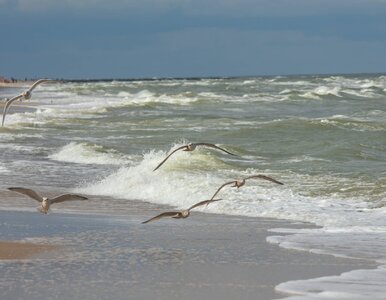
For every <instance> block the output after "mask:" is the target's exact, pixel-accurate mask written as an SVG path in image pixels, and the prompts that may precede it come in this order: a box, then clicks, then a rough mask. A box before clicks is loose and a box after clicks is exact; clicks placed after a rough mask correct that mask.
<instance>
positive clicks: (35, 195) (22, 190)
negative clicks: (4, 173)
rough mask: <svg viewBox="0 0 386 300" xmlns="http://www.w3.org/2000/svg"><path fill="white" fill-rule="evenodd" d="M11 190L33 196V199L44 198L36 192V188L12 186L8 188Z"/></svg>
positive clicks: (39, 199) (40, 200)
mask: <svg viewBox="0 0 386 300" xmlns="http://www.w3.org/2000/svg"><path fill="white" fill-rule="evenodd" d="M8 189H9V190H10V191H13V192H17V193H20V194H23V195H27V196H28V197H31V198H32V199H35V200H36V201H39V202H42V201H43V198H42V196H40V195H39V194H38V193H36V192H35V191H34V190H31V189H26V188H22V187H10V188H8Z"/></svg>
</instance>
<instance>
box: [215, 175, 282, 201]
mask: <svg viewBox="0 0 386 300" xmlns="http://www.w3.org/2000/svg"><path fill="white" fill-rule="evenodd" d="M253 178H254V179H264V180H268V181H271V182H274V183H276V184H281V185H283V184H284V183H281V182H280V181H277V180H275V179H273V178H271V177H268V176H265V175H252V176H248V177H246V178H243V179H241V180H233V181H229V182H226V183H224V184H223V185H221V186H220V187H219V188H218V189H217V191H216V192H215V193H214V195H213V196H212V198H211V199H213V198H214V197H216V195H217V194H218V193H219V192H220V190H221V189H222V188H223V187H225V186H227V185H230V184H233V185H232V186H231V187H237V188H240V187H242V186H243V185H244V184H245V182H246V181H247V180H248V179H253Z"/></svg>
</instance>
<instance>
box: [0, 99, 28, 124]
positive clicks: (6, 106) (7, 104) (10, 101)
mask: <svg viewBox="0 0 386 300" xmlns="http://www.w3.org/2000/svg"><path fill="white" fill-rule="evenodd" d="M22 97H23V95H22V94H20V95H17V96H15V97H13V98H11V99H9V100H7V102H5V105H4V110H3V121H2V122H1V126H4V121H5V116H6V115H7V112H8V109H9V107H10V105H11V104H12V103H13V102H15V101H16V100H17V99H20V98H22Z"/></svg>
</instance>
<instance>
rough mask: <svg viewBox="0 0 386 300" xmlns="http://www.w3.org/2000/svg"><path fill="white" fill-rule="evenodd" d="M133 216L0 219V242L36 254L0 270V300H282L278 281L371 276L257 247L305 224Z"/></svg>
mask: <svg viewBox="0 0 386 300" xmlns="http://www.w3.org/2000/svg"><path fill="white" fill-rule="evenodd" d="M146 207H147V208H146ZM141 208H142V213H141V214H138V211H136V210H135V211H133V214H128V215H127V216H124V217H123V216H120V217H112V216H106V215H100V216H98V215H77V214H61V213H60V212H59V211H56V212H53V213H52V214H50V215H41V214H40V213H38V212H25V211H24V212H23V211H0V216H1V217H0V220H1V221H0V226H1V228H0V229H1V230H0V232H1V236H0V239H1V240H10V239H16V240H17V241H18V244H17V245H18V247H17V248H18V251H21V250H22V249H23V251H27V252H28V251H29V248H30V245H34V246H35V247H36V249H35V250H36V251H34V253H29V254H28V255H26V256H24V257H23V256H18V257H14V259H13V260H2V261H1V262H0V266H1V267H0V268H1V276H0V287H1V291H2V299H4V300H7V299H49V298H55V299H117V300H119V299H219V300H220V299H261V300H268V299H279V298H282V297H284V296H285V295H283V294H280V293H277V292H276V291H275V286H276V285H278V284H279V283H281V282H285V281H288V280H294V279H307V278H314V277H320V276H326V275H335V274H340V273H342V272H345V271H349V270H352V269H359V268H361V269H369V268H374V267H375V264H374V263H370V262H368V261H364V260H354V259H343V258H335V257H333V256H329V255H317V254H310V253H307V252H302V251H295V250H286V249H281V248H280V247H278V246H276V245H272V244H269V243H267V242H266V240H265V239H266V237H267V235H269V233H268V232H267V229H269V228H274V227H280V228H282V227H286V228H299V227H302V228H303V227H307V226H310V225H308V224H294V223H291V222H288V221H281V220H273V219H264V218H246V217H231V216H221V215H213V214H202V213H195V214H194V216H192V217H191V218H189V219H187V220H172V219H164V220H160V221H158V222H153V223H149V224H141V222H142V221H143V220H145V219H146V218H148V217H149V216H151V215H152V214H155V213H157V212H158V211H159V210H160V207H155V206H154V205H147V204H146V203H144V204H142V205H141ZM14 245H16V244H14ZM0 246H1V247H3V246H4V244H3V243H0ZM1 251H2V252H4V249H2V250H1ZM20 253H21V252H20ZM2 258H4V257H2Z"/></svg>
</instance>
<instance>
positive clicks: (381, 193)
mask: <svg viewBox="0 0 386 300" xmlns="http://www.w3.org/2000/svg"><path fill="white" fill-rule="evenodd" d="M22 90H23V89H20V88H7V89H1V90H0V98H5V97H11V96H13V95H15V94H17V93H19V92H20V91H22ZM24 105H25V106H29V107H28V108H26V109H25V111H20V110H16V108H13V107H12V106H11V108H10V109H9V113H8V115H7V116H6V121H5V127H3V128H0V150H1V154H0V157H1V160H0V180H1V183H2V186H1V188H2V189H3V190H4V189H6V188H7V187H9V186H16V185H23V186H26V187H31V188H35V189H37V190H39V191H42V192H51V193H53V192H54V193H59V192H64V191H66V192H68V191H70V192H77V193H84V194H88V195H95V196H102V197H103V196H105V197H109V204H108V205H106V203H105V202H103V201H99V202H98V201H95V202H93V205H92V209H90V207H85V206H84V204H83V203H79V202H72V203H71V205H70V206H69V210H71V212H82V213H85V212H90V211H91V212H93V213H108V214H111V215H114V214H117V215H119V214H122V213H124V211H125V209H127V208H128V207H129V206H130V202H131V201H133V200H137V201H145V202H151V203H156V204H167V205H170V206H173V207H176V208H187V207H189V206H190V205H192V204H194V203H196V202H198V201H202V200H205V199H209V198H210V197H211V196H212V195H213V194H214V192H215V191H216V190H217V188H218V187H219V186H220V185H222V184H223V183H225V182H228V181H232V180H236V179H241V178H244V177H246V176H250V175H256V174H263V175H266V176H270V177H272V178H275V179H276V180H279V181H281V182H283V183H284V185H283V186H281V185H277V184H274V183H272V182H269V181H264V180H254V179H251V180H249V181H247V183H246V184H245V186H243V187H242V188H240V189H236V188H232V187H230V186H227V187H225V188H224V189H222V190H221V191H220V193H219V194H218V196H219V197H221V198H222V199H223V200H222V201H219V202H216V203H213V204H211V205H209V206H208V207H204V208H198V209H197V210H202V211H203V212H210V213H218V214H231V215H242V216H249V217H272V218H280V219H289V220H295V221H307V222H312V223H314V224H316V225H318V226H320V228H317V229H303V230H296V231H295V230H292V231H289V230H288V229H285V228H282V229H280V228H276V229H272V236H271V237H269V238H268V241H269V242H271V243H277V244H279V245H280V246H282V247H287V248H292V249H301V250H307V251H312V252H317V253H328V254H333V255H337V256H345V257H355V258H362V259H368V260H372V261H377V262H378V263H379V264H380V267H379V268H378V269H376V270H354V271H352V272H349V273H346V274H342V275H341V276H336V277H327V278H320V279H313V280H308V281H294V282H287V283H283V284H281V285H279V286H278V287H277V289H278V290H280V291H292V292H296V293H298V294H305V296H304V297H305V299H312V297H317V298H318V299H323V297H325V298H328V297H331V296H333V297H334V298H342V299H345V298H348V299H354V298H353V295H355V296H356V297H358V299H376V297H378V298H379V299H382V297H384V295H386V287H385V286H384V282H385V281H386V267H385V265H386V254H385V251H384V250H385V249H386V76H385V75H382V74H373V75H368V74H365V75H341V76H336V75H334V76H327V75H326V76H277V77H252V78H210V79H205V78H202V79H153V80H127V81H124V80H119V81H117V80H116V81H114V80H112V81H94V82H86V81H85V82H64V83H55V84H41V85H40V86H38V87H37V88H36V89H35V90H34V92H33V96H32V99H31V100H29V101H25V102H24ZM190 142H192V143H194V142H209V143H214V144H216V145H218V146H220V147H223V148H224V149H226V150H228V151H230V152H232V153H234V154H236V156H231V155H228V154H227V153H224V152H222V151H219V150H215V149H209V148H206V147H198V148H197V149H196V150H195V151H193V152H184V151H177V152H176V153H175V154H174V155H172V156H171V157H170V158H169V160H167V161H166V162H165V164H164V165H163V166H162V167H161V168H160V169H158V170H157V171H155V172H153V169H154V168H155V167H156V166H157V165H158V163H160V162H161V161H162V160H163V159H164V158H165V157H166V156H167V155H168V153H170V152H171V151H173V150H174V149H176V148H177V147H179V146H182V145H184V144H186V143H190ZM63 206H64V204H63ZM0 207H1V208H2V209H25V210H29V209H31V210H32V209H35V208H34V207H33V205H32V204H31V208H26V207H25V204H24V203H23V204H18V203H17V202H12V203H10V201H8V200H6V199H0ZM276 232H280V233H282V232H286V233H291V234H289V235H284V236H283V235H277V234H276ZM349 291H351V294H350V292H349ZM299 297H300V296H299ZM299 297H298V299H300V298H299ZM361 297H362V298H361ZM302 299H303V298H302Z"/></svg>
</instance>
